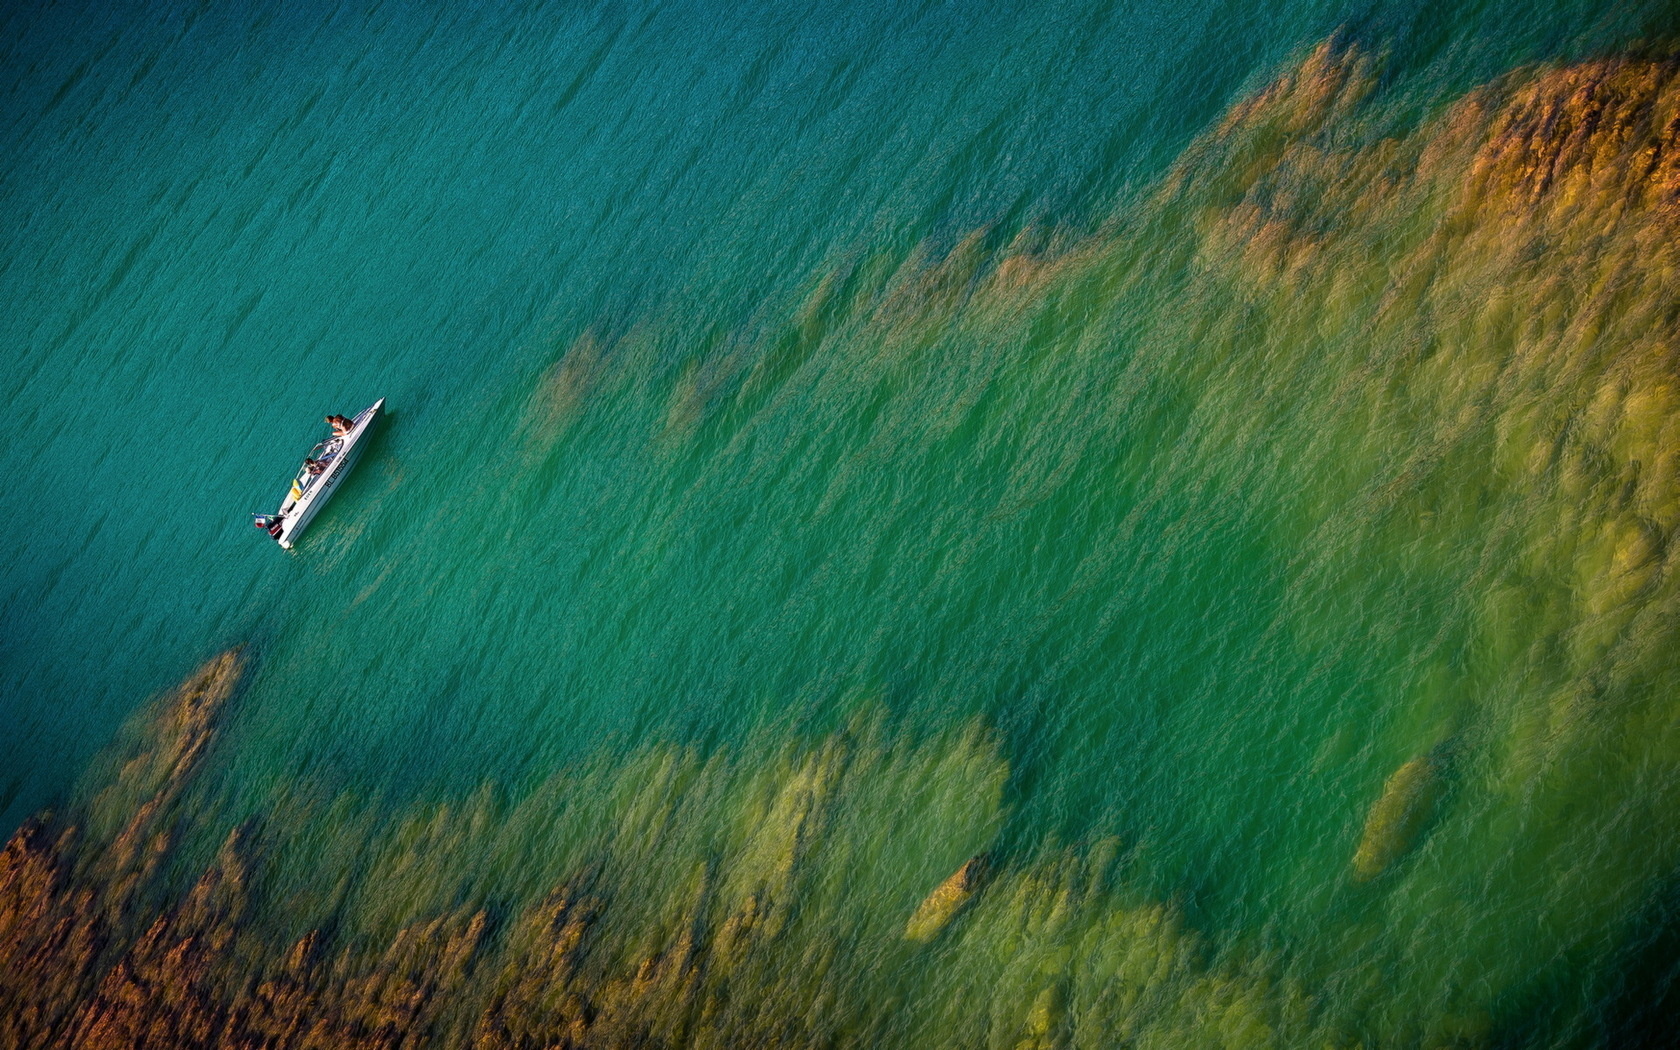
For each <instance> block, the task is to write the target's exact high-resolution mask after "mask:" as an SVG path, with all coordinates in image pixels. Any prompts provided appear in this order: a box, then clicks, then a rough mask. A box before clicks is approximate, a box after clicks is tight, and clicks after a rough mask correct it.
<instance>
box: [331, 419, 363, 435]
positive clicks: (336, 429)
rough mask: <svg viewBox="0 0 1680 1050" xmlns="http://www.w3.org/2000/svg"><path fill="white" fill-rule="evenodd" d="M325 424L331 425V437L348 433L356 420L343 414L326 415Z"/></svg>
mask: <svg viewBox="0 0 1680 1050" xmlns="http://www.w3.org/2000/svg"><path fill="white" fill-rule="evenodd" d="M327 425H328V426H330V427H332V430H333V437H343V436H344V435H346V434H348V433H350V431H351V428H353V427H354V426H355V425H356V421H355V420H353V419H346V418H345V417H343V416H328V417H327Z"/></svg>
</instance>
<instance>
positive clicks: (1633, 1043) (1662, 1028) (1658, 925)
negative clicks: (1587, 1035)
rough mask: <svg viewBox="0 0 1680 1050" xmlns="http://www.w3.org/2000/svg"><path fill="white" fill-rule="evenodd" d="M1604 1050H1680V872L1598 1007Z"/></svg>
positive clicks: (1648, 908)
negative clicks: (1606, 1048)
mask: <svg viewBox="0 0 1680 1050" xmlns="http://www.w3.org/2000/svg"><path fill="white" fill-rule="evenodd" d="M1595 1012H1596V1013H1597V1015H1598V1022H1597V1027H1598V1031H1597V1032H1595V1033H1593V1034H1594V1036H1595V1040H1594V1041H1595V1042H1597V1043H1598V1044H1599V1045H1601V1046H1613V1047H1618V1048H1645V1047H1649V1048H1651V1050H1657V1048H1659V1047H1662V1048H1670V1047H1674V1046H1677V1045H1680V871H1675V872H1672V873H1670V874H1669V876H1668V878H1667V879H1665V880H1663V883H1662V885H1661V887H1660V888H1659V890H1658V891H1657V892H1656V893H1654V894H1652V897H1651V900H1650V901H1649V902H1648V903H1647V904H1646V905H1645V907H1644V908H1642V909H1640V911H1639V914H1638V915H1637V916H1636V917H1635V919H1634V920H1633V923H1632V926H1631V932H1630V934H1629V936H1628V938H1627V942H1626V944H1624V945H1623V948H1622V953H1621V965H1620V967H1619V972H1618V973H1617V975H1616V977H1615V979H1614V980H1613V981H1611V982H1609V987H1608V989H1607V990H1606V994H1605V995H1604V997H1603V998H1602V999H1601V1000H1600V1001H1599V1003H1598V1004H1597V1010H1596V1011H1595Z"/></svg>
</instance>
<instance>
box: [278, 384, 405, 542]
mask: <svg viewBox="0 0 1680 1050" xmlns="http://www.w3.org/2000/svg"><path fill="white" fill-rule="evenodd" d="M384 407H385V399H384V398H380V399H379V400H378V401H375V402H374V403H373V404H371V405H369V406H368V407H367V408H364V409H363V410H362V411H361V413H360V414H359V415H357V416H356V418H355V419H354V420H352V421H351V426H350V429H349V430H348V431H347V432H345V433H344V434H343V435H341V436H338V437H331V438H328V439H327V440H325V441H323V442H321V443H320V444H319V445H316V446H315V447H314V448H313V449H311V450H310V452H309V457H308V458H307V459H305V460H304V462H303V469H301V470H299V471H298V475H297V477H296V478H295V479H293V481H292V490H291V491H290V492H288V493H287V494H286V499H285V502H283V503H281V504H280V510H279V511H278V512H277V513H274V514H257V515H253V517H255V518H256V521H257V525H258V526H259V527H261V528H264V529H267V530H268V534H269V535H270V536H273V537H274V539H275V540H276V541H277V542H278V543H279V544H280V546H282V547H284V548H286V549H287V550H291V548H292V543H293V541H295V540H296V539H297V537H298V534H299V533H301V532H302V531H303V530H304V529H305V528H306V527H307V526H308V525H309V522H310V520H311V519H313V518H314V517H315V515H316V514H317V513H318V512H319V511H320V509H321V508H322V507H323V506H325V505H326V502H327V500H328V499H329V498H330V497H331V496H332V494H333V490H334V489H336V488H338V483H339V482H340V481H343V480H344V476H345V475H346V474H348V473H350V468H351V467H352V466H354V465H355V462H356V456H357V455H358V454H359V453H360V452H361V451H362V446H363V444H364V443H365V439H366V437H367V433H368V430H369V429H370V428H372V426H373V420H374V417H375V416H377V415H379V410H380V409H381V408H384ZM312 466H314V467H318V468H319V473H314V472H312V471H311V469H310V468H311V467H312Z"/></svg>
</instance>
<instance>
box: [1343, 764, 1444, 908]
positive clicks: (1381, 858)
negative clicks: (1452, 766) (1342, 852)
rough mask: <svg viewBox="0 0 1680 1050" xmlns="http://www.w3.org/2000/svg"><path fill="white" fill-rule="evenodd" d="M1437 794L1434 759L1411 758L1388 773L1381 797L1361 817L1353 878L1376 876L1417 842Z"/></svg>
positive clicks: (1438, 784)
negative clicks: (1363, 823) (1363, 827)
mask: <svg viewBox="0 0 1680 1050" xmlns="http://www.w3.org/2000/svg"><path fill="white" fill-rule="evenodd" d="M1440 796H1441V772H1440V767H1439V765H1438V764H1437V763H1436V762H1435V760H1433V759H1431V758H1429V757H1427V756H1424V757H1421V758H1414V759H1412V760H1411V761H1410V762H1407V763H1406V764H1405V765H1402V766H1401V767H1400V768H1399V769H1396V770H1395V771H1394V772H1393V774H1391V775H1390V776H1389V778H1388V780H1387V781H1386V782H1385V783H1384V784H1383V791H1382V795H1381V797H1379V798H1378V799H1377V801H1376V802H1374V803H1372V804H1371V810H1370V812H1369V813H1367V814H1366V816H1365V830H1364V831H1363V832H1362V833H1361V835H1360V837H1359V848H1358V849H1356V850H1355V851H1354V854H1353V877H1354V878H1355V879H1358V880H1359V881H1361V882H1364V881H1368V880H1370V879H1374V878H1376V877H1377V876H1378V875H1381V874H1382V873H1383V872H1385V871H1387V870H1388V868H1389V865H1391V864H1393V863H1394V862H1395V861H1396V860H1398V859H1400V857H1402V856H1404V855H1405V854H1406V853H1407V852H1408V851H1410V850H1411V848H1412V847H1413V846H1414V845H1415V844H1416V843H1417V837H1418V835H1419V833H1421V832H1422V831H1423V829H1424V827H1425V825H1427V824H1428V823H1429V818H1430V817H1431V816H1433V815H1434V812H1435V804H1436V802H1437V801H1438V800H1439V799H1440Z"/></svg>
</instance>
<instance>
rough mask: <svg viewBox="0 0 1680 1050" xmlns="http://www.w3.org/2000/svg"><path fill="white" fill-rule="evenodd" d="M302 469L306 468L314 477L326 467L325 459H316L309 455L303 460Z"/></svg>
mask: <svg viewBox="0 0 1680 1050" xmlns="http://www.w3.org/2000/svg"><path fill="white" fill-rule="evenodd" d="M303 469H304V470H307V471H308V472H309V475H310V476H311V477H314V476H316V475H318V474H321V473H322V472H324V471H325V470H326V469H327V461H326V459H325V458H322V459H316V458H315V457H314V456H311V457H309V458H308V459H306V460H304V461H303Z"/></svg>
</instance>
